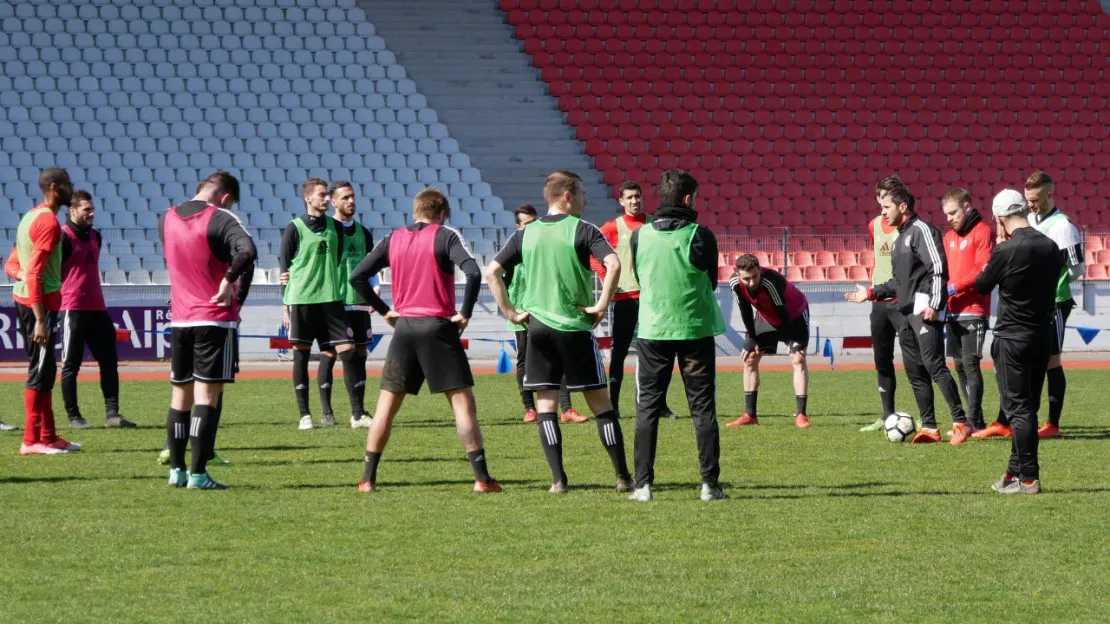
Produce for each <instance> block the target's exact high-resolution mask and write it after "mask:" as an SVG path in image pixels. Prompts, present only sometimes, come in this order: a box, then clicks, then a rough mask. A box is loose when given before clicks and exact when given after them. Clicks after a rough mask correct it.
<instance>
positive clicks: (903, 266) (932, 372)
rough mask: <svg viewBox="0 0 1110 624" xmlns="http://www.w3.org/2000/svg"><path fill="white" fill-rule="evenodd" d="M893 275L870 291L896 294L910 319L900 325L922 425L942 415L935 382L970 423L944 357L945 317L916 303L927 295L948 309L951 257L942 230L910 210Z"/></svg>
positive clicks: (960, 419) (958, 419) (956, 416)
mask: <svg viewBox="0 0 1110 624" xmlns="http://www.w3.org/2000/svg"><path fill="white" fill-rule="evenodd" d="M890 261H891V269H892V270H893V272H894V277H893V278H892V279H891V280H890V281H888V282H886V283H884V284H879V285H876V286H875V287H874V288H873V289H872V291H871V298H872V299H875V300H882V299H889V298H891V297H897V298H898V303H897V308H898V311H899V312H901V313H902V314H903V315H905V318H906V322H905V323H904V324H903V325H902V326H901V327H900V328H899V332H898V339H899V342H901V343H902V361H903V362H904V363H905V365H906V376H907V377H909V378H910V386H912V387H913V394H914V398H915V399H917V408H918V411H919V412H920V413H921V426H922V427H923V428H925V429H936V428H937V418H936V412H935V410H934V408H933V385H932V383H930V378H932V381H933V382H935V383H936V384H937V387H938V388H940V393H941V394H942V395H943V396H944V400H945V402H946V403H948V409H949V411H950V412H951V414H952V421H953V422H955V423H966V422H967V416H966V414H965V413H964V407H963V404H962V403H961V402H960V391H959V388H957V386H956V380H954V379H952V373H951V372H949V370H948V365H947V363H946V362H945V360H944V323H943V322H940V321H931V322H927V321H925V320H924V319H923V318H922V317H921V315H920V314H914V313H913V309H914V303H915V301H916V300H917V298H918V297H924V298H925V299H926V300H927V301H926V305H928V307H930V308H933V309H934V310H936V311H938V312H943V311H944V309H945V306H946V304H947V302H948V261H947V259H946V258H945V256H944V243H943V237H942V236H941V234H940V230H938V229H936V228H935V227H933V226H931V225H929V224H928V223H926V222H924V221H922V220H921V219H920V218H918V216H917V215H914V214H911V215H910V216H909V217H907V218H906V220H905V221H903V222H902V224H901V225H899V226H898V240H897V241H896V242H895V244H894V249H893V250H892V251H891V254H890Z"/></svg>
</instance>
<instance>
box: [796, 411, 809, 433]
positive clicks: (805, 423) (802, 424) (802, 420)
mask: <svg viewBox="0 0 1110 624" xmlns="http://www.w3.org/2000/svg"><path fill="white" fill-rule="evenodd" d="M794 426H795V427H797V428H799V429H809V416H806V415H805V414H796V415H795V416H794Z"/></svg>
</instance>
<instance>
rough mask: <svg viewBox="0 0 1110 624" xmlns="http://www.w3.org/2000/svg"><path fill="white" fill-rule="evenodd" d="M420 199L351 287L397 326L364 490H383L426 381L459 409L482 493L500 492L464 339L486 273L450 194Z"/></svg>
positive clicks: (369, 443) (432, 192)
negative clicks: (387, 277) (409, 408)
mask: <svg viewBox="0 0 1110 624" xmlns="http://www.w3.org/2000/svg"><path fill="white" fill-rule="evenodd" d="M412 204H413V207H412V220H413V223H412V225H408V226H405V227H403V228H401V229H399V230H396V231H394V232H392V233H390V234H389V235H388V236H386V237H385V238H383V239H382V240H381V242H379V243H378V244H377V245H376V246H375V247H374V249H373V250H371V251H370V253H369V254H368V255H367V256H366V257H365V258H363V259H362V261H361V262H359V263H358V266H356V267H355V269H354V271H352V272H351V277H350V284H351V286H353V287H354V288H355V289H356V290H357V291H358V293H359V294H360V295H361V296H362V297H363V298H364V299H366V300H367V301H368V302H370V306H371V307H373V308H374V310H375V311H377V312H378V314H381V315H382V318H384V319H385V322H386V323H389V325H390V327H393V330H394V331H393V338H392V340H391V341H390V343H389V351H388V352H387V353H386V356H385V367H384V368H383V369H382V380H381V393H380V394H379V395H378V404H377V406H376V408H375V411H374V420H373V423H372V424H371V425H370V431H369V433H368V434H367V436H366V458H365V461H364V470H363V475H362V479H361V480H360V481H359V483H358V491H359V492H373V491H375V490H376V489H377V473H378V462H379V461H380V460H381V458H382V453H383V452H384V451H385V445H386V442H388V441H389V433H390V430H391V428H392V427H393V417H394V416H396V415H397V412H398V410H400V409H401V404H402V403H404V400H405V395H408V394H412V395H415V394H418V393H419V392H420V387H421V386H423V385H424V382H425V380H426V381H427V382H428V391H429V392H431V393H432V394H438V393H443V394H444V395H445V396H446V397H447V403H448V404H449V405H450V406H451V411H452V412H454V415H455V428H456V429H457V431H458V433H459V441H461V442H462V445H463V449H464V450H465V451H466V457H467V459H468V460H469V461H470V467H471V469H472V470H473V471H474V492H475V493H476V494H487V493H493V492H500V491H501V486H500V485H498V483H497V481H496V480H495V479H493V478H492V477H490V475H489V469H488V468H487V466H486V451H485V449H484V448H483V445H482V431H481V429H480V428H479V426H478V408H477V406H476V404H475V402H474V391H473V388H474V377H473V375H471V372H470V361H469V360H468V359H467V357H466V351H465V350H464V349H463V346H462V340H461V339H460V338H459V335H460V334H461V333H462V332H463V331H464V330H465V329H466V326H467V325H468V324H469V323H470V316H471V314H472V313H473V312H474V303H475V302H476V301H477V300H478V291H479V289H480V288H481V280H482V274H481V272H480V271H479V269H478V263H477V262H475V261H474V257H473V256H471V255H470V252H469V251H468V250H467V248H466V244H465V243H464V242H463V239H462V235H461V234H459V232H458V231H457V230H454V229H452V228H449V227H447V226H445V225H444V223H446V222H447V219H448V218H450V216H451V206H450V204H448V202H447V197H446V196H445V195H444V194H443V193H441V192H440V191H438V190H436V189H432V188H426V189H424V190H423V191H420V192H419V193H417V194H416V197H415V198H413V202H412ZM386 267H389V268H390V271H391V275H392V277H393V282H392V286H391V289H390V290H391V292H392V293H393V306H394V309H392V310H391V309H390V308H389V306H387V305H386V304H385V302H384V301H382V300H381V298H380V297H379V296H378V295H377V293H375V292H374V291H373V289H371V287H370V277H371V276H372V275H376V274H377V273H378V272H380V271H381V270H382V269H385V268H386ZM455 267H458V268H459V269H460V270H461V271H462V272H463V274H464V275H465V276H466V288H465V291H464V294H463V303H462V308H461V309H460V310H458V311H456V310H455Z"/></svg>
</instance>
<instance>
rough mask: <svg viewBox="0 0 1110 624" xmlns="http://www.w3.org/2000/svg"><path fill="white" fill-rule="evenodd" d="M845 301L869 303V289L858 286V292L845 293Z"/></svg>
mask: <svg viewBox="0 0 1110 624" xmlns="http://www.w3.org/2000/svg"><path fill="white" fill-rule="evenodd" d="M844 299H845V300H847V301H851V302H852V303H864V302H865V301H867V289H866V288H864V287H863V286H860V285H859V284H856V292H846V293H844Z"/></svg>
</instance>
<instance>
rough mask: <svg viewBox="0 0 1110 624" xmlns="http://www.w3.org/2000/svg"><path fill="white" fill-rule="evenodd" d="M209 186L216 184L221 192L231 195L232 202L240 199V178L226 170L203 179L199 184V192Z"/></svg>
mask: <svg viewBox="0 0 1110 624" xmlns="http://www.w3.org/2000/svg"><path fill="white" fill-rule="evenodd" d="M208 186H214V187H216V190H218V191H220V192H221V193H226V194H228V195H230V196H231V201H232V203H235V202H238V201H239V180H238V178H236V177H235V176H233V175H231V174H230V173H228V172H226V171H217V172H215V173H213V174H212V175H210V176H208V177H207V178H205V179H203V180H201V181H200V184H198V185H197V193H200V192H201V190H202V189H204V188H205V187H208Z"/></svg>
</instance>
